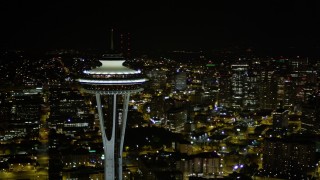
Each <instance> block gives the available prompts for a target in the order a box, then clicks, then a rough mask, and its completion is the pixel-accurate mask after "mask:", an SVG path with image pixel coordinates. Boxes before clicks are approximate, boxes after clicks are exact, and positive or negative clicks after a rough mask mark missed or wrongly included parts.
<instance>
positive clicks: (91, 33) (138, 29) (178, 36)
mask: <svg viewBox="0 0 320 180" xmlns="http://www.w3.org/2000/svg"><path fill="white" fill-rule="evenodd" d="M211 3H212V4H210V3H208V2H180V1H161V2H160V1H159V2H152V3H151V2H150V3H143V2H126V1H120V2H112V1H111V2H94V3H93V2H85V3H84V2H75V1H68V2H64V3H61V2H50V3H47V4H44V3H40V2H36V1H34V2H22V1H10V2H1V4H2V5H1V7H2V8H1V9H2V11H1V17H2V18H1V20H2V25H3V26H2V27H3V33H1V34H2V35H1V36H2V42H1V43H0V45H1V48H2V49H14V48H22V49H31V50H37V49H55V48H78V49H90V48H91V49H92V48H93V49H109V44H108V43H107V42H108V38H109V30H110V28H114V29H115V31H117V30H118V32H124V33H130V41H131V47H132V50H133V51H134V50H172V49H193V50H194V49H195V50H202V49H215V48H226V47H227V48H228V47H232V46H243V47H251V48H257V49H266V50H267V51H268V52H271V53H272V52H274V51H280V52H281V51H287V50H288V49H293V50H292V51H294V52H295V53H297V55H299V54H298V53H302V54H303V53H304V54H306V55H307V54H308V53H315V52H316V50H317V49H318V48H319V35H318V33H317V31H318V29H319V27H318V25H317V24H319V23H318V22H319V14H318V13H317V10H318V9H319V4H317V3H310V2H302V1H293V2H273V1H262V2H261V1H260V2H253V1H246V2H236V1H226V2H211Z"/></svg>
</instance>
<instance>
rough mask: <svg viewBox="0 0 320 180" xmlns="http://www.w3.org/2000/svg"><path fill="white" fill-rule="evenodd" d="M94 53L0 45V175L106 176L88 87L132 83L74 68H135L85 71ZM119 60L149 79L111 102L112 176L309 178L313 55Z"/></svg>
mask: <svg viewBox="0 0 320 180" xmlns="http://www.w3.org/2000/svg"><path fill="white" fill-rule="evenodd" d="M101 58H102V54H90V53H80V52H78V51H68V50H63V51H62V50H61V51H54V52H50V53H47V54H43V55H41V56H40V55H38V56H33V55H28V54H27V53H25V52H21V51H10V52H9V51H4V52H1V55H0V59H1V61H0V72H2V75H1V76H0V158H1V161H0V177H1V178H2V177H4V178H5V179H19V178H22V177H23V178H30V179H37V178H39V179H68V180H71V179H72V180H73V179H94V180H96V179H103V178H104V176H105V175H104V171H105V170H104V166H105V165H104V159H105V158H106V157H105V155H106V154H107V153H106V152H105V149H104V147H105V145H104V142H103V141H105V140H103V138H102V136H103V134H104V132H103V131H102V130H101V121H100V120H99V116H100V115H99V111H98V110H99V108H97V107H100V106H101V105H100V106H99V105H97V103H98V102H97V101H99V100H98V98H96V97H95V96H94V95H92V94H90V93H88V91H91V92H97V91H99V92H100V91H101V92H102V91H104V92H111V91H112V92H115V91H117V92H118V91H119V92H120V91H121V92H122V93H123V94H126V93H127V92H129V91H130V92H131V91H132V90H134V89H135V88H136V87H133V86H128V85H123V84H121V85H120V84H118V85H111V86H99V85H92V84H90V85H88V84H85V83H80V82H79V78H80V77H81V78H83V79H88V78H89V79H91V80H101V79H103V80H105V81H108V80H110V81H120V80H121V79H123V78H129V79H130V80H131V81H133V80H136V79H137V78H139V77H140V75H139V76H138V75H135V74H129V75H128V74H117V73H114V74H112V75H110V74H103V73H100V74H99V73H96V74H90V73H86V72H92V69H95V68H98V67H101V65H103V64H101V62H100V61H99V60H101ZM123 65H124V66H126V67H128V68H130V69H134V70H135V71H136V72H139V73H141V75H143V76H144V77H145V78H146V79H147V80H148V81H146V83H145V84H143V85H141V86H142V87H143V89H144V90H143V91H137V92H136V93H134V94H131V96H130V99H129V100H128V99H126V97H118V99H117V100H114V101H112V102H114V104H112V106H113V107H114V109H115V112H116V113H117V114H118V116H119V117H121V115H122V114H124V111H128V112H127V122H126V126H125V128H126V131H125V136H124V142H123V152H122V155H119V154H117V155H118V156H122V158H123V159H122V162H121V163H122V169H121V171H122V172H117V173H122V179H202V178H206V179H209V178H212V179H214V178H221V179H222V178H226V179H228V178H249V179H250V178H251V179H255V178H257V177H260V178H271V177H272V178H279V179H312V178H313V179H318V178H319V172H320V168H319V160H320V159H319V152H320V146H319V145H320V136H319V133H320V131H319V124H320V123H319V122H320V91H319V87H320V77H319V73H320V61H317V60H314V59H312V60H311V59H308V58H305V57H294V58H293V57H290V58H284V57H253V56H250V55H248V56H239V57H228V56H221V57H215V58H213V57H208V56H207V55H205V54H204V53H203V52H190V51H174V52H170V53H166V54H164V55H163V56H161V57H151V56H148V55H143V56H139V57H134V58H132V57H131V58H128V59H126V61H125V62H124V63H123ZM106 79H107V80H106ZM91 80H90V82H92V81H91ZM122 83H123V82H122ZM90 88H91V89H90ZM124 92H126V93H124ZM106 94H108V93H106ZM120 94H121V93H120ZM108 96H113V94H112V93H111V94H110V93H109V94H108ZM101 99H102V101H103V98H101ZM124 102H127V104H128V107H127V110H126V108H123V104H124ZM106 106H111V105H110V104H109V105H108V104H107V105H106ZM106 113H107V114H108V112H106ZM115 122H117V124H119V125H120V124H121V123H123V122H122V121H121V120H120V118H119V119H118V120H117V121H115ZM108 127H109V126H108V125H106V128H107V130H106V132H108V130H109V131H110V129H108ZM106 138H107V139H108V140H110V137H109V136H108V135H106ZM116 143H120V142H116ZM107 151H108V150H107ZM114 151H115V152H117V153H119V152H121V151H119V150H118V149H116V150H114ZM121 163H120V164H121Z"/></svg>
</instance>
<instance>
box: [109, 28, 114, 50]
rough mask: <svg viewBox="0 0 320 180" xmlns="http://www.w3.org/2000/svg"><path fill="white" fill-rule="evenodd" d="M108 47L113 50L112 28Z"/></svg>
mask: <svg viewBox="0 0 320 180" xmlns="http://www.w3.org/2000/svg"><path fill="white" fill-rule="evenodd" d="M110 41H111V42H110V49H111V51H113V50H114V48H113V28H111V39H110Z"/></svg>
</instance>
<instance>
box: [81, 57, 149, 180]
mask: <svg viewBox="0 0 320 180" xmlns="http://www.w3.org/2000/svg"><path fill="white" fill-rule="evenodd" d="M124 62H125V60H124V58H123V57H122V56H121V54H106V55H104V56H103V57H102V59H101V60H100V63H101V66H99V67H97V68H94V69H92V70H87V71H84V72H83V76H82V77H81V78H79V79H78V81H79V82H80V83H81V84H82V87H83V89H84V91H85V92H87V93H90V94H94V95H95V96H96V101H97V110H98V115H99V122H100V130H101V134H102V142H103V148H104V179H105V180H114V179H117V180H122V152H123V143H124V136H125V130H126V122H127V113H128V103H129V98H130V94H132V93H138V92H140V91H142V90H143V88H142V87H141V85H142V84H143V83H144V82H145V81H146V79H145V78H144V77H142V75H141V72H140V71H139V70H133V69H130V68H128V67H126V66H124V65H123V63H124ZM118 102H119V103H121V102H122V103H123V106H122V109H121V108H118V106H117V104H118Z"/></svg>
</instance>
